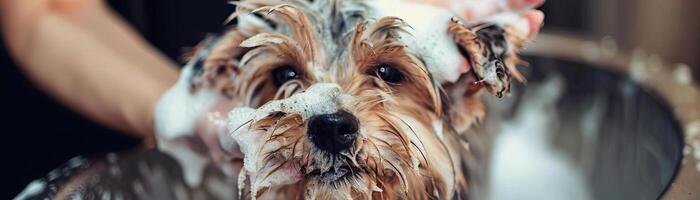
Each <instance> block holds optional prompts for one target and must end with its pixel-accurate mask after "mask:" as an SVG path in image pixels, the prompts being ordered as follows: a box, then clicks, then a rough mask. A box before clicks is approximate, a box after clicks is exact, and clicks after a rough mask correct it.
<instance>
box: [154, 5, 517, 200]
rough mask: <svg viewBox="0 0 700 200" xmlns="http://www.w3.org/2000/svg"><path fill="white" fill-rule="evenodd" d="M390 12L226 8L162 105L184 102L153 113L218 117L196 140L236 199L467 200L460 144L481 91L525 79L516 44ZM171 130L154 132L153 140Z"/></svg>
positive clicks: (477, 27) (442, 21) (489, 25)
mask: <svg viewBox="0 0 700 200" xmlns="http://www.w3.org/2000/svg"><path fill="white" fill-rule="evenodd" d="M394 3H397V2H394V1H381V2H374V1H333V0H330V1H325V0H316V1H313V2H307V1H301V0H290V1H276V0H247V1H241V2H235V4H236V9H237V10H236V12H235V13H234V14H233V15H232V19H233V20H234V21H235V22H233V23H234V24H235V25H234V26H232V28H231V29H230V30H228V31H226V32H225V33H224V34H223V35H221V36H218V37H216V38H213V39H210V40H207V41H205V42H202V44H201V45H200V46H199V47H198V48H197V49H196V51H195V53H194V54H193V55H192V56H191V58H190V62H189V63H188V64H187V65H186V66H185V68H184V69H183V74H182V77H181V79H180V82H178V85H177V86H176V87H175V88H174V89H176V88H180V90H182V91H186V92H187V93H186V94H182V96H181V97H178V96H177V95H175V94H166V95H165V96H164V99H168V98H170V99H175V98H183V99H190V100H189V101H183V100H181V101H180V103H179V104H177V103H161V104H168V105H165V106H160V105H159V109H160V110H168V109H182V106H184V107H188V108H191V109H192V110H194V111H192V113H197V112H206V111H212V110H216V111H219V112H218V113H219V114H218V115H216V116H213V115H209V117H210V118H215V119H218V123H219V124H220V126H218V128H215V129H218V132H220V133H221V134H220V135H218V139H219V140H208V139H206V137H205V139H204V141H203V142H204V143H207V144H214V143H217V142H220V144H219V145H221V149H219V150H223V152H226V153H223V154H221V155H219V156H214V160H215V162H217V163H219V164H220V165H223V166H226V167H230V168H236V169H234V170H232V171H235V172H234V173H230V174H232V175H235V174H238V175H237V176H238V178H239V185H238V186H239V189H240V194H241V195H243V196H242V198H253V199H255V198H265V199H267V198H269V199H281V198H285V199H289V198H298V199H301V198H304V199H314V198H318V199H350V198H362V199H369V198H372V199H402V198H403V199H429V198H437V199H452V198H459V197H461V198H466V197H467V191H468V183H469V182H468V180H467V178H466V176H467V174H466V169H465V168H466V167H465V166H467V165H466V164H465V162H466V161H465V159H464V158H463V156H464V155H465V154H468V153H469V152H468V148H467V144H466V142H465V141H463V140H462V139H461V137H460V134H461V133H463V132H464V131H466V130H469V129H470V127H471V126H473V124H474V123H475V122H477V121H478V119H480V118H481V117H483V115H484V114H485V110H484V108H483V105H482V103H481V100H480V97H479V96H480V94H481V93H482V92H481V91H487V92H489V93H490V94H492V95H495V96H498V97H501V96H504V95H507V94H508V92H509V89H510V84H511V83H510V82H511V79H518V80H523V78H522V76H521V75H520V73H519V72H518V70H517V69H516V65H517V64H520V63H521V61H520V60H519V59H518V57H517V55H516V51H517V50H518V49H519V48H520V47H521V45H522V44H523V43H524V42H525V39H524V38H525V37H524V36H523V34H519V33H521V32H522V31H520V32H519V31H518V27H513V26H508V25H507V23H501V21H499V20H493V21H489V22H484V23H479V24H465V23H462V22H461V21H460V20H459V19H458V18H455V17H454V16H453V14H452V13H450V12H448V11H446V10H442V9H438V8H433V7H429V6H423V5H416V4H408V3H401V4H394ZM169 93H174V92H172V91H171V92H169ZM195 104H197V105H195ZM177 106H181V107H177ZM221 113H228V115H227V116H226V114H221ZM167 117H169V116H161V118H167ZM166 121H167V120H166ZM170 121H171V122H172V121H176V120H170ZM214 121H217V120H214ZM172 124H173V123H171V124H167V123H161V124H159V125H157V129H158V130H159V137H160V138H159V139H160V140H165V139H168V138H169V137H170V138H175V137H176V136H174V135H177V134H174V133H175V132H177V131H176V128H172V126H173V125H172ZM180 125H182V124H176V125H174V126H180ZM182 126H185V125H182ZM163 138H165V139H163ZM159 145H161V147H163V146H168V145H167V142H160V144H159ZM214 146H216V145H214ZM165 149H167V148H165ZM232 155H233V156H232ZM241 158H242V159H243V160H242V161H243V166H238V167H233V166H230V165H226V163H228V162H230V161H232V160H237V159H238V160H239V161H240V159H241ZM183 160H186V159H181V160H180V161H183ZM239 170H240V171H239Z"/></svg>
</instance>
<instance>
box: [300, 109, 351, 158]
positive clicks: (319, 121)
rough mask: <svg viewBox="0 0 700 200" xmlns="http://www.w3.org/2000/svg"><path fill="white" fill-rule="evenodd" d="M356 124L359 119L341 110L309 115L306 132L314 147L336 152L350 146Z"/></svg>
mask: <svg viewBox="0 0 700 200" xmlns="http://www.w3.org/2000/svg"><path fill="white" fill-rule="evenodd" d="M358 126H359V121H358V120H357V118H356V117H355V116H354V115H353V114H351V113H349V112H347V111H343V110H341V111H338V112H336V113H331V114H322V115H316V116H313V117H311V119H309V125H308V127H307V134H308V136H309V139H310V140H311V142H313V143H314V144H315V145H316V147H318V148H320V149H323V150H326V151H328V152H332V153H337V152H340V151H341V150H344V149H348V148H350V147H351V146H352V144H353V142H354V141H355V137H356V135H357V131H358Z"/></svg>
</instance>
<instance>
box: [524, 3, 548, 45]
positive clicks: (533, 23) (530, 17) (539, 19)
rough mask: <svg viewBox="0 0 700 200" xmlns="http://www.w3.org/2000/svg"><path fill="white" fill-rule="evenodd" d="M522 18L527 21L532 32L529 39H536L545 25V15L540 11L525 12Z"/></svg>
mask: <svg viewBox="0 0 700 200" xmlns="http://www.w3.org/2000/svg"><path fill="white" fill-rule="evenodd" d="M522 17H523V18H524V19H525V20H526V21H527V23H528V27H529V30H530V31H529V33H528V35H527V37H528V38H534V37H535V36H536V35H537V33H539V32H540V28H541V27H542V24H543V23H544V13H542V11H539V10H531V11H527V12H525V13H524V14H523V16H522Z"/></svg>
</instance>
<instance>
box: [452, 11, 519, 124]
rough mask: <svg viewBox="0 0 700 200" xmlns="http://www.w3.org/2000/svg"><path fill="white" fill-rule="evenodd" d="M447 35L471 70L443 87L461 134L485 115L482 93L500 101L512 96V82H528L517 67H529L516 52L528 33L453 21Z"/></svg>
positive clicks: (508, 27) (511, 27)
mask: <svg viewBox="0 0 700 200" xmlns="http://www.w3.org/2000/svg"><path fill="white" fill-rule="evenodd" d="M448 34H450V35H451V36H452V38H453V40H454V42H455V44H456V46H457V48H458V49H459V51H460V54H461V55H462V56H463V57H464V59H465V60H466V62H467V63H466V64H467V66H468V67H469V68H470V69H469V70H468V72H466V73H464V74H461V75H460V77H459V79H458V80H457V81H456V82H454V83H448V84H446V85H444V88H445V90H446V93H447V94H448V95H449V96H450V100H451V101H452V104H451V105H452V106H453V107H452V108H450V113H449V115H450V117H451V118H452V120H453V124H454V125H455V128H456V129H457V131H458V132H462V131H464V130H467V129H468V128H469V127H470V126H471V124H473V123H474V122H476V121H478V120H479V119H481V118H482V117H483V115H484V112H485V111H484V106H483V104H482V103H481V100H480V97H479V94H480V93H481V92H480V91H481V90H486V91H488V92H489V93H491V94H492V95H494V96H497V97H499V98H500V97H503V96H505V95H508V94H509V92H510V86H511V80H512V79H513V78H514V79H516V80H518V81H520V82H525V78H524V77H523V75H522V74H521V73H520V72H519V71H518V69H517V68H516V66H517V65H522V64H526V63H525V62H524V61H522V60H520V59H519V58H518V55H517V51H518V50H519V49H520V48H522V46H523V44H524V43H525V42H526V40H527V39H526V38H528V36H527V34H528V32H527V31H522V30H520V29H518V27H516V26H515V25H509V23H507V22H506V23H503V22H499V21H494V22H493V23H479V24H474V25H465V24H463V23H461V22H460V21H459V20H457V19H454V18H453V19H452V21H451V22H450V24H449V25H448Z"/></svg>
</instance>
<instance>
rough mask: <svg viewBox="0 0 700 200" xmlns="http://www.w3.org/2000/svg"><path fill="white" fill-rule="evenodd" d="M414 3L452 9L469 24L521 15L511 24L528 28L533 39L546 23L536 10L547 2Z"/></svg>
mask: <svg viewBox="0 0 700 200" xmlns="http://www.w3.org/2000/svg"><path fill="white" fill-rule="evenodd" d="M410 1H414V2H421V3H428V4H432V5H435V6H439V7H444V8H448V9H450V10H451V11H452V12H455V13H457V14H458V15H460V17H462V18H463V19H465V20H467V21H469V22H480V21H484V20H488V19H489V18H491V17H493V16H496V15H499V14H504V13H514V14H518V15H520V19H519V20H513V21H511V22H509V23H513V24H510V25H513V26H525V27H528V29H527V30H528V32H527V33H526V35H524V36H525V37H526V38H530V39H531V38H533V37H535V35H537V33H538V32H539V31H540V27H542V23H543V22H544V13H542V11H539V10H535V8H536V7H537V6H539V5H541V4H542V3H544V1H545V0H410Z"/></svg>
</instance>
